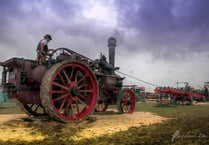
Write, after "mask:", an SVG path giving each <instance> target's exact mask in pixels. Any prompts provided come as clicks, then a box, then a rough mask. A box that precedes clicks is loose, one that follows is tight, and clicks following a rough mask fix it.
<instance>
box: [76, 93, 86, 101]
mask: <svg viewBox="0 0 209 145" xmlns="http://www.w3.org/2000/svg"><path fill="white" fill-rule="evenodd" d="M78 95H79V96H81V97H82V98H84V99H85V100H87V98H86V97H85V96H83V95H81V94H80V93H78Z"/></svg>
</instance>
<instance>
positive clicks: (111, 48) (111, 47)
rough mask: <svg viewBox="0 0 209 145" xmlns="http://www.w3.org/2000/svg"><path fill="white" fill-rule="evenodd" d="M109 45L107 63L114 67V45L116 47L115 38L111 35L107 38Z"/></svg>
mask: <svg viewBox="0 0 209 145" xmlns="http://www.w3.org/2000/svg"><path fill="white" fill-rule="evenodd" d="M107 46H108V47H109V64H111V65H112V66H113V68H115V47H116V39H115V38H113V37H110V38H109V39H108V45H107Z"/></svg>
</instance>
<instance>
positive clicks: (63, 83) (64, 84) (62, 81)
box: [59, 73, 65, 85]
mask: <svg viewBox="0 0 209 145" xmlns="http://www.w3.org/2000/svg"><path fill="white" fill-rule="evenodd" d="M59 76H60V78H61V80H62V82H63V85H65V81H64V79H63V77H62V75H61V74H60V73H59Z"/></svg>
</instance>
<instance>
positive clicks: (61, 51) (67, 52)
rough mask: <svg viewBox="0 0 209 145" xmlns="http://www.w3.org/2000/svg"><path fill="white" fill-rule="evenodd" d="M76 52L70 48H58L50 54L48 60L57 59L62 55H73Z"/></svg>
mask: <svg viewBox="0 0 209 145" xmlns="http://www.w3.org/2000/svg"><path fill="white" fill-rule="evenodd" d="M73 53H74V52H73V51H72V50H70V49H68V48H57V49H55V50H52V51H51V53H49V54H47V55H48V60H56V58H57V57H58V56H60V55H65V56H71V55H72V54H73Z"/></svg>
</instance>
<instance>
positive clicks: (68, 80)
mask: <svg viewBox="0 0 209 145" xmlns="http://www.w3.org/2000/svg"><path fill="white" fill-rule="evenodd" d="M62 72H63V73H64V75H65V77H66V79H67V82H68V83H69V84H71V81H70V79H69V77H68V75H67V74H66V72H65V70H63V71H62Z"/></svg>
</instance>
